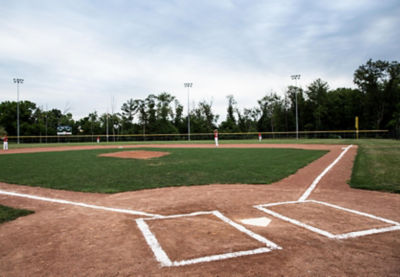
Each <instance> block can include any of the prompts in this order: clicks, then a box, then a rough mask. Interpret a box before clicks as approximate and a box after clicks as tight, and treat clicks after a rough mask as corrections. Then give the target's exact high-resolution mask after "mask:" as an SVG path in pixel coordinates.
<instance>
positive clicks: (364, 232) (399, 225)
mask: <svg viewBox="0 0 400 277" xmlns="http://www.w3.org/2000/svg"><path fill="white" fill-rule="evenodd" d="M307 202H308V203H316V204H320V205H325V206H328V207H331V208H335V209H338V210H342V211H345V212H349V213H353V214H357V215H360V216H364V217H368V218H372V219H375V220H378V221H382V222H385V223H388V224H391V225H392V226H389V227H382V228H373V229H367V230H362V231H355V232H350V233H344V234H337V235H334V234H332V233H330V232H328V231H325V230H322V229H319V228H317V227H314V226H311V225H309V224H306V223H303V222H301V221H299V220H296V219H293V218H289V217H287V216H284V215H282V214H280V213H277V212H274V211H272V210H270V209H268V207H273V206H279V205H290V204H299V203H307ZM254 207H255V208H256V209H259V210H260V211H263V212H265V213H267V214H269V215H272V216H274V217H277V218H279V219H282V220H284V221H286V222H290V223H292V224H294V225H297V226H300V227H303V228H305V229H307V230H310V231H312V232H315V233H318V234H320V235H323V236H325V237H328V238H330V239H348V238H355V237H362V236H367V235H372V234H378V233H385V232H390V231H396V230H400V223H399V222H396V221H393V220H389V219H386V218H383V217H379V216H375V215H372V214H368V213H363V212H359V211H356V210H352V209H347V208H343V207H340V206H337V205H333V204H330V203H326V202H321V201H316V200H305V201H289V202H279V203H270V204H263V205H257V206H254Z"/></svg>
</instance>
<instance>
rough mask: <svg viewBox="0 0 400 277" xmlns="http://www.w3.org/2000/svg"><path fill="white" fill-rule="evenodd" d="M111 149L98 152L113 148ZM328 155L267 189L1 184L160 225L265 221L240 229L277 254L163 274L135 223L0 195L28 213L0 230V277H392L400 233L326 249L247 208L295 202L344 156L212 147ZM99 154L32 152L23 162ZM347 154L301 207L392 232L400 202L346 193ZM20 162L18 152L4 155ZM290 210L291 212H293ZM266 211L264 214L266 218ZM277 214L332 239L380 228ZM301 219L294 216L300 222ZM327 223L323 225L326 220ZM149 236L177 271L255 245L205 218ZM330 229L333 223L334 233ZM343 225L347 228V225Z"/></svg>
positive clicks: (282, 209)
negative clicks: (95, 189) (39, 156)
mask: <svg viewBox="0 0 400 277" xmlns="http://www.w3.org/2000/svg"><path fill="white" fill-rule="evenodd" d="M119 147H120V146H112V147H107V148H119ZM123 147H124V148H140V147H146V148H150V147H156V148H172V147H196V148H206V147H214V146H213V145H204V144H201V145H176V144H173V145H141V146H139V145H130V146H123ZM221 147H243V148H244V147H266V148H271V147H274V148H281V147H282V148H284V147H290V148H303V149H328V150H330V152H329V153H327V154H326V155H324V156H323V157H321V158H320V159H318V160H316V161H314V162H313V163H311V164H310V165H308V166H307V167H305V168H302V169H300V170H299V171H298V172H297V173H296V174H294V175H291V176H289V177H287V178H285V179H283V180H281V181H279V182H276V183H274V184H271V185H220V184H212V185H206V186H191V187H176V188H162V189H151V190H142V191H135V192H125V193H117V194H107V195H105V194H95V193H80V192H69V191H60V190H52V189H44V188H37V187H27V186H18V185H11V184H4V183H0V190H3V191H13V192H17V193H23V194H30V195H37V196H41V197H47V198H57V199H64V200H68V201H71V202H74V203H77V202H79V203H86V204H91V205H96V206H101V207H112V208H119V209H127V210H135V211H143V212H146V213H152V214H159V215H164V216H168V215H177V214H188V213H193V212H199V211H214V210H218V211H219V212H220V213H222V214H223V215H224V216H225V217H227V218H229V219H230V220H232V221H233V222H235V223H238V224H241V225H243V224H242V223H241V221H240V220H242V219H247V218H258V217H267V218H269V219H271V223H270V224H269V225H268V226H267V227H257V226H251V225H243V226H244V227H245V228H247V229H248V230H249V231H251V232H252V233H255V234H257V235H260V236H262V237H263V238H266V239H268V240H270V241H272V242H274V243H275V244H277V245H278V246H280V247H281V248H282V249H280V250H272V251H269V252H267V253H261V254H254V255H246V256H242V257H236V258H231V259H225V260H218V261H213V262H203V263H196V264H192V265H185V266H172V267H162V266H161V264H160V262H158V261H157V260H156V258H155V256H154V254H153V251H152V250H151V248H150V247H149V245H148V243H147V242H146V240H145V238H144V236H143V234H142V232H141V231H140V230H139V228H138V224H137V223H136V221H135V219H138V218H141V217H143V216H139V215H132V214H126V213H120V212H112V211H106V210H98V209H93V208H86V207H82V206H76V205H67V204H59V203H51V202H45V201H37V200H32V199H27V198H22V197H12V196H7V195H1V194H0V204H3V205H7V206H12V207H17V208H25V209H30V210H34V211H35V214H33V215H30V216H26V217H21V218H18V219H17V220H15V221H12V222H8V223H5V224H1V225H0V272H1V273H0V276H3V275H4V276H21V275H23V276H24V275H29V276H57V275H58V276H152V275H153V276H154V275H156V276H157V275H158V276H160V275H162V276H232V275H238V276H266V275H268V276H327V275H330V276H398V275H399V274H400V263H399V261H400V231H392V232H385V233H380V234H373V235H367V236H362V237H357V238H350V239H345V240H337V239H329V238H327V237H325V236H322V235H320V234H318V233H315V232H312V231H310V230H307V229H305V228H301V227H299V226H296V225H294V224H291V223H289V222H286V221H284V220H281V219H279V218H276V217H273V216H271V215H269V214H266V213H264V212H262V211H261V210H258V209H256V208H254V206H255V205H260V204H268V203H277V202H286V201H296V200H298V199H299V198H300V197H301V196H302V195H303V193H304V192H305V191H306V189H307V188H308V187H309V186H310V184H311V183H312V182H313V181H314V180H315V179H316V178H317V177H318V176H319V175H320V174H321V172H323V171H324V169H325V168H327V167H328V166H329V165H330V164H331V163H332V162H333V161H334V160H335V159H336V158H337V157H338V156H339V155H340V153H342V151H343V149H342V148H343V146H332V145H259V144H256V145H243V144H238V145H221ZM97 148H106V147H104V146H97V145H96V146H94V147H91V146H89V147H88V146H84V147H81V146H79V147H71V148H64V147H63V148H61V147H57V148H53V149H51V148H41V149H40V148H32V149H26V151H27V152H39V151H67V150H82V149H97ZM356 151H357V149H356V147H352V148H350V149H349V150H348V152H347V153H346V154H345V155H343V157H342V159H341V160H340V161H339V162H338V163H337V164H336V165H335V166H333V167H332V169H331V170H329V171H328V172H327V174H326V175H324V176H323V178H322V179H321V180H320V182H319V183H318V185H317V187H316V188H315V190H314V191H312V192H311V195H310V197H309V198H310V199H314V200H319V201H322V202H327V203H331V204H335V205H338V206H341V207H344V208H348V209H353V210H356V211H360V212H364V213H369V214H373V215H375V216H378V217H381V218H386V219H390V220H392V221H396V222H400V213H399V212H398V211H399V210H400V195H397V194H389V193H381V192H371V191H362V190H353V189H350V188H349V186H348V185H347V183H346V182H347V180H349V179H350V175H351V169H352V165H353V162H354V157H355V154H356ZM8 153H9V154H12V153H24V150H23V149H17V150H10V151H8ZM296 205H297V204H296ZM271 209H272V208H271ZM275 211H276V212H279V213H281V214H284V215H286V216H289V217H293V218H295V219H297V220H300V221H302V222H307V223H309V224H315V225H316V227H318V228H322V229H324V228H325V229H326V230H327V231H330V232H332V233H335V234H337V233H341V232H343V231H346V232H354V231H360V230H364V229H369V227H368V226H370V227H371V228H384V227H386V226H387V225H385V224H384V223H382V222H381V221H379V220H378V221H377V220H371V219H368V218H367V219H366V218H365V217H363V216H359V215H354V214H348V213H344V212H343V211H338V210H335V209H330V208H327V207H324V206H323V205H316V204H312V205H305V204H299V206H298V209H293V206H285V205H282V206H279V207H276V208H275ZM300 211H301V212H300ZM329 219H332V220H329ZM146 222H147V225H148V226H149V229H150V231H151V232H152V233H153V234H154V236H155V237H156V238H157V240H158V242H159V244H160V245H161V247H162V248H163V250H164V251H165V253H166V254H167V255H168V257H169V258H170V259H171V261H182V260H190V259H196V258H199V257H206V256H212V255H219V254H222V253H232V252H240V251H247V250H250V249H257V248H258V247H263V245H262V243H260V242H259V241H257V240H254V239H252V238H251V237H249V236H247V235H244V233H243V232H239V231H238V230H237V229H235V228H233V227H232V226H231V225H229V224H226V223H224V222H223V221H221V220H220V219H219V218H217V217H215V216H213V215H209V214H205V215H197V216H189V217H179V218H164V219H154V220H147V221H146ZM332 222H339V224H337V225H334V224H332ZM346 222H348V224H346Z"/></svg>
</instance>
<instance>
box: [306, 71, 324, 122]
mask: <svg viewBox="0 0 400 277" xmlns="http://www.w3.org/2000/svg"><path fill="white" fill-rule="evenodd" d="M328 90H329V86H328V83H327V82H324V81H322V80H321V79H317V80H315V81H314V82H312V83H311V84H310V85H309V86H308V88H307V91H306V95H307V97H308V100H309V103H310V105H311V108H312V110H313V117H314V122H315V125H314V126H315V129H316V130H325V129H330V126H329V125H327V124H326V122H325V121H326V117H327V115H328V107H327V96H328ZM324 123H325V124H324Z"/></svg>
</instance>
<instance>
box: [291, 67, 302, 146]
mask: <svg viewBox="0 0 400 277" xmlns="http://www.w3.org/2000/svg"><path fill="white" fill-rule="evenodd" d="M290 77H291V78H292V80H294V81H295V95H296V139H299V115H298V112H297V80H300V74H295V75H292V76H290Z"/></svg>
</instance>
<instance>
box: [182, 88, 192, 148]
mask: <svg viewBox="0 0 400 277" xmlns="http://www.w3.org/2000/svg"><path fill="white" fill-rule="evenodd" d="M184 86H185V88H187V95H188V140H189V141H190V102H189V101H190V100H189V90H190V88H191V87H192V86H193V83H184Z"/></svg>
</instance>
